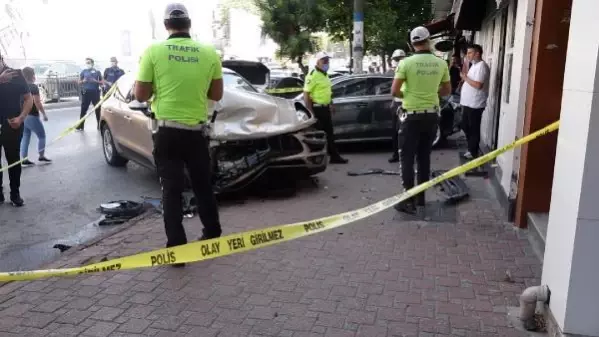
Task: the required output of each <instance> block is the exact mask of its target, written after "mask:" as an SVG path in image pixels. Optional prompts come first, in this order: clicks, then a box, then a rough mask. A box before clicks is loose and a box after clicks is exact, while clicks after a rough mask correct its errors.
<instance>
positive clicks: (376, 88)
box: [295, 74, 461, 146]
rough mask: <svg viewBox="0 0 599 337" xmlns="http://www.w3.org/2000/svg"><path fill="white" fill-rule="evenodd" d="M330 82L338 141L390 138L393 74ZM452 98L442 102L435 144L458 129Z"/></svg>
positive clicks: (386, 139) (391, 130)
mask: <svg viewBox="0 0 599 337" xmlns="http://www.w3.org/2000/svg"><path fill="white" fill-rule="evenodd" d="M331 82H332V84H333V106H334V108H335V114H334V115H333V125H334V128H335V136H336V139H337V140H336V141H337V142H338V143H357V142H364V141H390V140H391V137H392V135H393V132H394V130H393V128H392V125H393V124H392V117H393V114H394V113H395V111H391V105H392V101H393V98H392V96H391V85H392V83H393V75H391V74H389V75H387V74H357V75H348V76H343V77H337V78H334V79H332V80H331ZM295 100H296V101H300V102H303V95H302V94H300V95H298V96H296V98H295ZM458 101H459V100H458ZM454 102H455V99H452V100H449V101H448V100H442V102H441V119H440V123H439V125H440V128H439V129H438V131H437V137H436V139H435V141H434V143H433V145H435V146H436V145H440V144H441V143H442V142H443V140H444V139H445V138H446V137H447V136H449V135H451V134H453V133H455V132H457V131H459V121H460V117H461V114H459V113H458V111H459V109H458V108H457V104H456V103H454ZM302 104H303V103H302Z"/></svg>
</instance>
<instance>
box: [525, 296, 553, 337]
mask: <svg viewBox="0 0 599 337" xmlns="http://www.w3.org/2000/svg"><path fill="white" fill-rule="evenodd" d="M550 297H551V291H550V290H549V287H548V286H546V285H542V286H535V287H529V288H527V289H526V290H524V292H523V293H522V294H521V295H520V320H521V321H522V323H523V324H524V328H525V329H526V330H528V331H536V330H537V328H538V327H537V323H536V321H535V313H536V309H537V302H543V304H548V303H549V299H550Z"/></svg>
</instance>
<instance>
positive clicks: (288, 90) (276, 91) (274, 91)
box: [264, 88, 304, 94]
mask: <svg viewBox="0 0 599 337" xmlns="http://www.w3.org/2000/svg"><path fill="white" fill-rule="evenodd" d="M264 91H265V92H266V93H268V94H288V93H292V92H303V91H304V88H284V89H266V90H264Z"/></svg>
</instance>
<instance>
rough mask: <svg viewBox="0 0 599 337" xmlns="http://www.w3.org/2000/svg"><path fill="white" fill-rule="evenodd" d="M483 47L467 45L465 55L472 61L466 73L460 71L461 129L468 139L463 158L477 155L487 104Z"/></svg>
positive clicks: (487, 75)
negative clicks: (466, 149)
mask: <svg viewBox="0 0 599 337" xmlns="http://www.w3.org/2000/svg"><path fill="white" fill-rule="evenodd" d="M482 55H483V48H482V47H481V46H480V45H477V44H473V45H470V46H469V47H468V53H467V54H466V57H467V58H468V61H470V62H471V63H472V65H471V66H470V69H469V70H468V73H467V74H466V73H464V72H462V73H461V78H462V81H463V82H464V83H463V84H462V92H461V95H460V104H461V105H462V129H463V130H464V133H465V134H466V139H467V140H468V152H466V153H465V154H464V158H466V159H473V158H476V157H478V152H479V143H480V123H481V120H482V116H483V111H485V108H486V106H487V98H488V97H489V74H490V71H489V66H488V65H487V64H486V63H485V61H483V60H482Z"/></svg>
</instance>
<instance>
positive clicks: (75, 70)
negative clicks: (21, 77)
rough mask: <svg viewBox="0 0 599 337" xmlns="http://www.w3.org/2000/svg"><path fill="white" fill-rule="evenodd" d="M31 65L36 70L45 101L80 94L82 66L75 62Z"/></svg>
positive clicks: (55, 100)
mask: <svg viewBox="0 0 599 337" xmlns="http://www.w3.org/2000/svg"><path fill="white" fill-rule="evenodd" d="M30 67H31V68H33V70H34V71H35V77H36V79H37V82H36V84H37V85H38V87H39V88H40V96H41V98H42V100H43V101H44V102H57V101H59V100H60V99H62V98H68V97H79V96H80V89H79V73H80V72H81V69H82V68H81V67H79V66H78V65H77V64H76V63H75V62H68V61H64V62H63V61H60V62H47V63H34V64H32V65H30Z"/></svg>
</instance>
